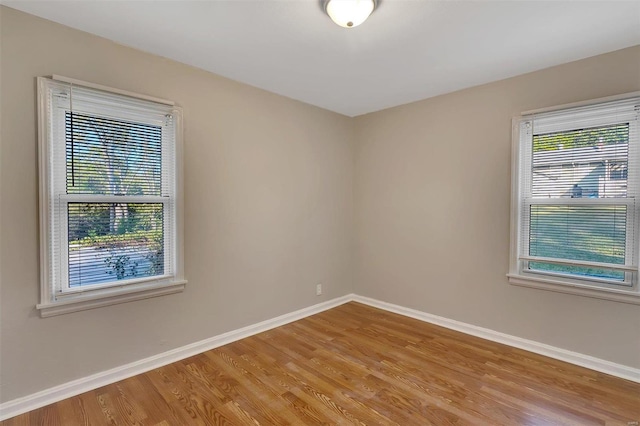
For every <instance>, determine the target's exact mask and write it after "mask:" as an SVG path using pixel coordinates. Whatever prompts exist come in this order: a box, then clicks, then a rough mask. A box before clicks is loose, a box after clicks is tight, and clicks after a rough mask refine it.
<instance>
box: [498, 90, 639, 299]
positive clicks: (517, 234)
mask: <svg viewBox="0 0 640 426" xmlns="http://www.w3.org/2000/svg"><path fill="white" fill-rule="evenodd" d="M639 114H640V96H638V95H637V94H633V95H629V96H626V97H621V98H619V99H617V100H604V101H600V102H594V103H590V104H583V105H581V106H575V107H564V108H558V109H555V110H550V111H549V110H548V111H545V112H539V113H533V114H524V115H523V116H522V117H519V118H518V119H516V120H514V160H513V161H514V164H513V179H514V181H513V194H512V232H511V238H512V244H511V245H512V250H511V251H512V253H511V267H510V272H509V274H508V276H509V280H510V282H511V283H513V284H519V285H526V286H531V287H539V288H545V289H550V290H556V291H561V292H566V293H575V294H582V295H589V296H593V297H599V298H606V299H613V300H618V301H624V302H630V303H638V304H640V292H639V290H638V258H639V256H640V252H639V251H638V250H639V242H640V232H639V231H640V228H638V225H639V220H640V202H639V201H640V200H639V196H640V170H639V166H640V163H639V162H638V160H639V156H640V135H639V122H640V119H639Z"/></svg>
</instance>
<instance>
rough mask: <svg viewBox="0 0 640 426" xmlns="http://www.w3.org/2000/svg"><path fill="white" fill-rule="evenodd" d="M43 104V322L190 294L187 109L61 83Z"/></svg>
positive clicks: (44, 94)
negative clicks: (184, 205) (184, 226)
mask: <svg viewBox="0 0 640 426" xmlns="http://www.w3.org/2000/svg"><path fill="white" fill-rule="evenodd" d="M38 100H39V143H40V146H39V148H40V149H39V155H40V205H41V220H40V227H41V255H42V256H41V257H42V261H41V263H42V277H41V281H42V288H41V302H40V304H39V305H38V308H39V309H40V310H41V315H42V316H50V315H56V314H61V313H67V312H72V311H75V310H83V309H88V308H93V307H98V306H104V305H107V304H113V303H119V302H124V301H130V300H136V299H140V298H146V297H151V296H157V295H162V294H168V293H174V292H177V291H181V290H182V289H183V288H184V285H185V281H184V280H183V278H182V255H181V250H180V247H181V228H180V226H179V224H180V212H181V194H180V189H179V188H180V187H179V179H178V178H179V174H178V173H177V172H178V171H179V169H180V168H179V167H178V166H179V161H180V153H181V149H180V148H181V147H180V136H181V130H180V126H181V122H180V119H181V112H180V110H179V109H178V108H177V107H175V106H174V105H173V104H172V103H171V102H167V101H162V100H155V99H151V98H148V97H144V96H141V95H133V94H129V93H125V92H122V91H118V90H115V89H108V88H105V87H101V86H96V85H92V84H89V83H84V82H78V81H75V80H72V79H66V78H64V77H57V76H54V77H53V78H51V79H49V78H39V79H38Z"/></svg>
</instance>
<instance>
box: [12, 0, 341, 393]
mask: <svg viewBox="0 0 640 426" xmlns="http://www.w3.org/2000/svg"><path fill="white" fill-rule="evenodd" d="M0 11H1V15H2V16H1V21H0V24H1V33H0V37H1V43H2V53H1V61H2V62H1V64H2V65H1V74H2V76H1V84H2V95H1V97H2V101H1V102H2V120H1V122H2V131H1V137H2V145H1V157H0V158H1V161H2V163H1V164H0V181H1V193H0V194H1V197H0V199H1V201H0V202H1V207H0V218H1V219H0V220H1V222H0V227H1V229H2V239H1V243H0V250H1V251H0V254H1V266H0V271H1V275H0V280H1V284H2V289H1V298H2V300H1V310H2V312H1V315H2V316H1V327H2V328H1V333H2V335H1V337H2V340H1V344H2V347H1V352H0V356H1V360H0V362H1V364H0V371H1V373H2V378H1V380H0V382H1V386H2V388H1V389H0V394H1V398H0V400H1V401H8V400H12V399H14V398H17V397H20V396H24V395H27V394H30V393H33V392H36V391H39V390H42V389H45V388H48V387H51V386H54V385H58V384H61V383H64V382H67V381H69V380H72V379H76V378H79V377H83V376H87V375H89V374H92V373H96V372H98V371H102V370H105V369H108V368H112V367H115V366H119V365H122V364H124V363H128V362H132V361H135V360H138V359H141V358H144V357H148V356H151V355H154V354H157V353H160V352H163V351H166V350H169V349H172V348H175V347H178V346H182V345H185V344H188V343H192V342H195V341H198V340H201V339H204V338H208V337H211V336H214V335H217V334H219V333H222V332H225V331H229V330H232V329H236V328H239V327H242V326H245V325H248V324H252V323H255V322H258V321H261V320H265V319H268V318H272V317H275V316H277V315H281V314H284V313H287V312H291V311H294V310H296V309H299V308H303V307H306V306H310V305H313V304H315V303H319V302H321V301H324V300H328V299H332V298H335V297H338V296H341V295H344V294H347V293H350V292H351V285H352V284H351V283H352V276H351V272H350V271H351V270H350V267H351V264H352V261H351V253H352V241H351V235H352V219H353V197H352V188H353V185H352V173H353V148H352V140H353V123H352V121H351V120H350V119H349V118H347V117H344V116H341V115H338V114H335V113H331V112H328V111H325V110H322V109H319V108H315V107H312V106H309V105H305V104H302V103H300V102H296V101H292V100H290V99H287V98H284V97H281V96H277V95H274V94H270V93H268V92H265V91H262V90H258V89H255V88H252V87H249V86H246V85H243V84H239V83H236V82H233V81H230V80H227V79H224V78H222V77H218V76H215V75H213V74H210V73H207V72H204V71H201V70H197V69H195V68H191V67H188V66H185V65H182V64H179V63H176V62H173V61H170V60H167V59H163V58H160V57H157V56H153V55H149V54H146V53H142V52H140V51H136V50H133V49H130V48H126V47H123V46H120V45H117V44H115V43H112V42H110V41H107V40H104V39H101V38H98V37H95V36H92V35H89V34H86V33H82V32H79V31H76V30H73V29H70V28H66V27H63V26H61V25H57V24H54V23H51V22H48V21H45V20H42V19H39V18H36V17H33V16H29V15H26V14H23V13H20V12H17V11H15V10H13V9H8V8H5V7H0ZM54 73H55V74H60V75H65V76H68V77H73V78H78V79H82V80H86V81H91V82H95V83H99V84H104V85H108V86H112V87H117V88H121V89H126V90H131V91H135V92H139V93H145V94H150V95H154V96H158V97H161V98H166V99H172V100H175V101H176V102H177V103H178V104H179V105H181V106H182V107H183V108H184V117H185V133H184V139H185V150H184V151H185V159H184V169H185V185H184V186H185V244H186V246H185V257H186V264H185V268H186V277H187V279H188V280H189V284H188V285H187V289H186V291H185V292H184V293H181V294H178V295H170V296H163V297H158V298H153V299H148V300H144V301H137V302H131V303H126V304H121V305H115V306H110V307H105V308H100V309H95V310H91V311H85V312H78V313H73V314H68V315H62V316H58V317H53V318H46V319H41V318H39V317H38V313H37V312H36V310H35V308H34V306H35V304H36V303H37V301H38V294H39V284H38V277H39V270H38V232H37V224H38V221H37V220H38V219H37V217H38V216H37V169H36V161H37V150H36V116H35V77H36V76H43V75H51V74H54ZM318 282H322V283H323V287H324V294H323V295H322V296H320V297H317V296H316V295H315V285H316V283H318Z"/></svg>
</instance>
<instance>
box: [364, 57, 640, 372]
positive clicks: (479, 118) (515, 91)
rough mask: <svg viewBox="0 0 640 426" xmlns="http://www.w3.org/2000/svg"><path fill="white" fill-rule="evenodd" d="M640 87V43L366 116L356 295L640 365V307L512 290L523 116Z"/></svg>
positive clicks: (539, 292) (559, 294)
mask: <svg viewBox="0 0 640 426" xmlns="http://www.w3.org/2000/svg"><path fill="white" fill-rule="evenodd" d="M636 90H640V46H636V47H633V48H628V49H624V50H620V51H616V52H613V53H609V54H605V55H601V56H597V57H593V58H589V59H585V60H581V61H577V62H573V63H568V64H565V65H562V66H557V67H554V68H549V69H546V70H542V71H537V72H534V73H530V74H525V75H522V76H518V77H515V78H511V79H508V80H503V81H499V82H496V83H491V84H487V85H483V86H478V87H475V88H471V89H467V90H463V91H459V92H455V93H451V94H447V95H443V96H439V97H436V98H431V99H428V100H424V101H420V102H417V103H412V104H408V105H404V106H400V107H396V108H393V109H389V110H385V111H381V112H377V113H373V114H369V115H365V116H361V117H358V118H356V141H357V144H356V158H355V178H354V183H355V187H354V194H355V200H356V214H355V220H354V224H355V239H354V247H355V254H354V292H355V293H356V294H359V295H363V296H369V297H372V298H375V299H379V300H384V301H386V302H390V303H395V304H398V305H402V306H406V307H409V308H413V309H417V310H420V311H424V312H428V313H430V314H435V315H440V316H443V317H446V318H449V319H454V320H459V321H463V322H466V323H470V324H474V325H478V326H481V327H486V328H489V329H493V330H496V331H500V332H503V333H507V334H511V335H514V336H519V337H522V338H525V339H531V340H534V341H538V342H542V343H546V344H549V345H552V346H556V347H559V348H564V349H568V350H571V351H575V352H580V353H583V354H587V355H591V356H595V357H598V358H602V359H605V360H608V361H612V362H616V363H620V364H624V365H627V366H631V367H635V368H639V367H640V306H638V305H631V304H624V303H618V302H612V301H606V300H598V299H593V298H586V297H581V296H574V295H567V294H561V293H555V292H549V291H544V290H537V289H530V288H523V287H517V286H512V285H510V284H508V282H507V278H506V276H505V274H506V273H507V271H508V264H509V215H510V211H509V209H510V185H511V175H510V168H511V117H512V116H514V115H517V114H519V113H520V112H522V111H526V110H531V109H536V108H542V107H548V106H554V105H560V104H565V103H570V102H576V101H582V100H588V99H594V98H599V97H605V96H610V95H615V94H619V93H625V92H631V91H636Z"/></svg>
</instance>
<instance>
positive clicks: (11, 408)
mask: <svg viewBox="0 0 640 426" xmlns="http://www.w3.org/2000/svg"><path fill="white" fill-rule="evenodd" d="M351 301H355V302H360V303H363V304H365V305H369V306H373V307H375V308H379V309H383V310H385V311H389V312H394V313H396V314H400V315H404V316H407V317H410V318H415V319H418V320H420V321H425V322H428V323H431V324H435V325H439V326H441V327H445V328H449V329H452V330H456V331H460V332H462V333H466V334H470V335H472V336H476V337H481V338H483V339H487V340H491V341H493V342H498V343H503V344H505V345H509V346H513V347H516V348H520V349H524V350H527V351H530V352H534V353H537V354H540V355H544V356H548V357H550V358H554V359H558V360H561V361H565V362H569V363H571V364H575V365H579V366H582V367H586V368H590V369H592V370H595V371H600V372H602V373H606V374H611V375H612V376H616V377H620V378H623V379H627V380H631V381H634V382H638V383H640V369H635V368H632V367H628V366H625V365H621V364H616V363H613V362H610V361H605V360H603V359H599V358H595V357H591V356H588V355H583V354H580V353H577V352H572V351H568V350H566V349H561V348H556V347H554V346H549V345H545V344H543V343H539V342H535V341H533V340H527V339H522V338H520V337H516V336H511V335H509V334H504V333H500V332H497V331H494V330H490V329H488V328H483V327H478V326H475V325H471V324H467V323H464V322H460V321H455V320H451V319H448V318H444V317H439V316H437V315H432V314H428V313H426V312H421V311H418V310H415V309H410V308H405V307H403V306H399V305H394V304H391V303H387V302H382V301H380V300H376V299H371V298H369V297H364V296H358V295H355V294H348V295H345V296H342V297H338V298H336V299H332V300H329V301H326V302H323V303H319V304H317V305H313V306H309V307H307V308H303V309H300V310H297V311H295V312H291V313H288V314H284V315H281V316H279V317H276V318H272V319H269V320H266V321H262V322H259V323H257V324H253V325H249V326H247V327H243V328H239V329H237V330H233V331H229V332H227V333H223V334H220V335H218V336H214V337H211V338H208V339H205V340H201V341H199V342H195V343H192V344H189V345H186V346H183V347H180V348H176V349H172V350H170V351H167V352H163V353H161V354H158V355H154V356H151V357H149V358H145V359H141V360H139V361H135V362H132V363H129V364H125V365H122V366H120V367H116V368H112V369H110V370H107V371H102V372H100V373H96V374H93V375H91V376H87V377H83V378H80V379H77V380H73V381H71V382H67V383H64V384H62V385H59V386H54V387H52V388H49V389H45V390H43V391H40V392H36V393H34V394H31V395H27V396H25V397H22V398H17V399H14V400H12V401H8V402H5V403H3V404H0V421H2V420H6V419H9V418H11V417H14V416H17V415H20V414H22V413H26V412H28V411H31V410H35V409H37V408H40V407H44V406H45V405H49V404H53V403H55V402H58V401H61V400H63V399H65V398H70V397H72V396H76V395H79V394H81V393H83V392H87V391H90V390H93V389H97V388H99V387H102V386H106V385H109V384H111V383H115V382H117V381H120V380H124V379H127V378H129V377H133V376H135V375H138V374H142V373H145V372H147V371H150V370H153V369H155V368H159V367H162V366H164V365H167V364H171V363H172V362H176V361H180V360H182V359H185V358H188V357H190V356H193V355H197V354H199V353H202V352H205V351H208V350H211V349H215V348H217V347H219V346H223V345H226V344H229V343H232V342H235V341H237V340H240V339H244V338H245V337H249V336H253V335H254V334H258V333H262V332H263V331H267V330H271V329H272V328H275V327H280V326H281V325H285V324H288V323H290V322H293V321H297V320H300V319H303V318H306V317H308V316H311V315H314V314H317V313H319V312H322V311H326V310H328V309H331V308H334V307H336V306H339V305H342V304H344V303H347V302H351Z"/></svg>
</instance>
